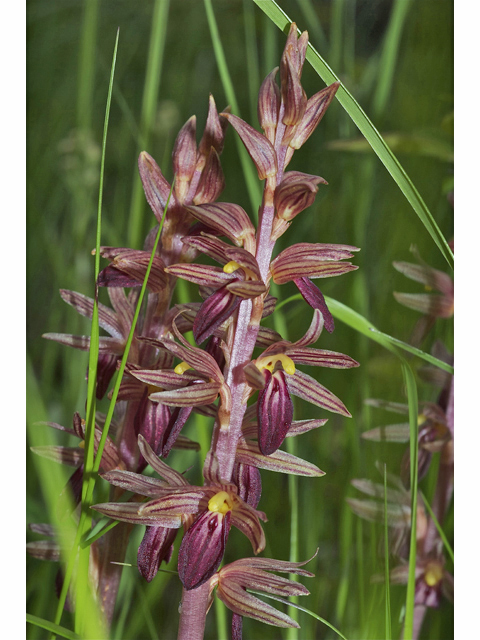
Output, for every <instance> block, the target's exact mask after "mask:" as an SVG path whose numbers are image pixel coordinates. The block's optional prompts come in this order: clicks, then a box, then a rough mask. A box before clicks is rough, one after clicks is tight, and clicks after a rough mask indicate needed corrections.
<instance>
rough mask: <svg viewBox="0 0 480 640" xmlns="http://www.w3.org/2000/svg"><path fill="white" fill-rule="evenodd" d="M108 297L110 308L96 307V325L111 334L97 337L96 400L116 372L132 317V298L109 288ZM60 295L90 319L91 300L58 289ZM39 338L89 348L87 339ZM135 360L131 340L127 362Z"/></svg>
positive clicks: (69, 336)
mask: <svg viewBox="0 0 480 640" xmlns="http://www.w3.org/2000/svg"><path fill="white" fill-rule="evenodd" d="M108 294H109V297H110V302H111V303H112V306H113V309H110V308H109V307H107V306H106V305H104V304H102V303H101V302H100V303H99V304H98V322H99V325H100V327H101V328H102V329H104V330H105V331H106V332H107V333H109V334H110V335H109V336H108V337H107V336H100V338H99V357H98V369H97V398H102V397H103V395H104V394H105V392H106V390H107V388H108V385H109V383H110V380H111V379H112V376H113V374H114V373H115V370H116V365H117V362H118V360H119V359H120V358H121V357H122V355H123V352H124V349H125V344H126V342H127V338H128V334H129V332H130V328H131V326H132V321H133V315H134V308H133V305H132V302H131V299H130V297H127V296H126V295H125V292H124V290H123V288H121V287H111V288H109V289H108ZM60 295H61V296H62V298H63V300H64V301H65V302H66V303H67V304H69V305H71V306H72V307H73V308H74V309H75V310H76V311H78V313H80V314H81V315H82V316H85V317H87V318H91V317H92V313H93V299H92V298H89V297H87V296H85V295H83V294H81V293H77V292H75V291H68V290H66V289H61V290H60ZM135 335H137V332H135ZM42 337H43V338H46V339H47V340H54V341H55V342H59V343H60V344H64V345H67V346H69V347H74V348H75V349H80V350H82V351H88V350H89V349H90V336H74V335H72V334H69V333H44V334H43V336H42ZM136 358H138V351H137V350H136V346H135V341H134V342H133V344H132V348H131V350H130V354H129V360H130V361H132V362H135V359H136Z"/></svg>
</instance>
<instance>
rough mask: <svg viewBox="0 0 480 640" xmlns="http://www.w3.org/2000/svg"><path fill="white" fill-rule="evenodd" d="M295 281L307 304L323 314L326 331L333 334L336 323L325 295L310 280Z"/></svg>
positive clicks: (295, 279) (300, 279) (303, 278)
mask: <svg viewBox="0 0 480 640" xmlns="http://www.w3.org/2000/svg"><path fill="white" fill-rule="evenodd" d="M293 281H294V282H295V284H296V285H297V287H298V290H299V291H300V293H301V294H302V297H303V299H304V300H305V302H308V304H309V305H310V306H311V307H312V308H313V309H315V311H319V312H320V313H321V316H322V318H323V324H324V325H325V329H326V330H327V331H328V333H332V332H333V330H334V329H335V322H334V320H333V316H332V314H331V313H330V310H329V309H328V307H327V303H326V302H325V298H324V297H323V293H322V292H321V291H320V289H319V288H318V287H317V286H316V285H315V284H313V282H312V281H311V280H310V279H309V278H305V277H302V278H294V280H293ZM320 332H321V329H320ZM318 335H320V333H319V334H318ZM312 342H315V340H312Z"/></svg>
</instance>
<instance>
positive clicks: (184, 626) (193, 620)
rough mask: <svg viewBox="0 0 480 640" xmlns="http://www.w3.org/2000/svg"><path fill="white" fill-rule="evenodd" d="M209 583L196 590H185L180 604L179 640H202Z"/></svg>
mask: <svg viewBox="0 0 480 640" xmlns="http://www.w3.org/2000/svg"><path fill="white" fill-rule="evenodd" d="M209 592H210V584H209V582H208V581H207V582H205V583H204V584H202V585H200V586H199V587H197V588H196V589H191V590H190V591H187V590H186V589H184V590H183V595H182V602H181V603H180V626H179V628H178V636H177V638H178V640H202V638H203V633H204V631H205V619H206V616H207V608H208V595H209Z"/></svg>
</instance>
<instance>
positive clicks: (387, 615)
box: [383, 464, 392, 640]
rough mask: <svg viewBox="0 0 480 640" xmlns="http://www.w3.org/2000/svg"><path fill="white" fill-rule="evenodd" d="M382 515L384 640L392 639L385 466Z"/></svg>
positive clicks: (385, 466)
mask: <svg viewBox="0 0 480 640" xmlns="http://www.w3.org/2000/svg"><path fill="white" fill-rule="evenodd" d="M383 491H384V493H383V514H384V526H383V535H384V537H385V545H384V551H385V640H391V638H392V614H391V604H390V566H389V556H390V552H389V548H388V512H387V465H386V464H384V465H383Z"/></svg>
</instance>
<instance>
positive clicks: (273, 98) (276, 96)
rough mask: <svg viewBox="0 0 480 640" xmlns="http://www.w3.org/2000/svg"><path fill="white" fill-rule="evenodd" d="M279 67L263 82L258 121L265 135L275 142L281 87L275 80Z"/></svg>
mask: <svg viewBox="0 0 480 640" xmlns="http://www.w3.org/2000/svg"><path fill="white" fill-rule="evenodd" d="M277 71H278V67H275V69H274V70H273V71H272V72H271V73H269V74H268V76H267V77H266V78H265V80H264V81H263V82H262V86H261V87H260V91H259V93H258V109H257V113H258V121H259V123H260V126H261V127H262V129H263V131H264V132H265V136H266V137H267V138H268V140H269V141H270V142H271V143H272V144H274V141H275V130H276V128H277V121H278V112H279V110H280V88H279V86H278V84H277V83H276V82H275V76H276V75H277Z"/></svg>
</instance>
